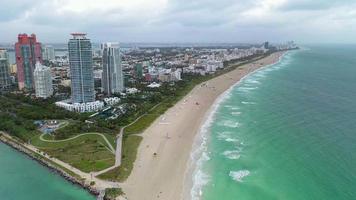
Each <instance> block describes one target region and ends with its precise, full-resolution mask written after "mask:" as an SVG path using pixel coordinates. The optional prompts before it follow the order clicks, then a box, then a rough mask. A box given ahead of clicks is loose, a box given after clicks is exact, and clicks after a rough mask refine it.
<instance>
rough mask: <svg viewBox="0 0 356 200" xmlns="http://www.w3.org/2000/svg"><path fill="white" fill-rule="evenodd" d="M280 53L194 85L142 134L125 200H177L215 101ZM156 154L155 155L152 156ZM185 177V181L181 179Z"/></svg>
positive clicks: (275, 60)
mask: <svg viewBox="0 0 356 200" xmlns="http://www.w3.org/2000/svg"><path fill="white" fill-rule="evenodd" d="M281 55H283V52H277V53H274V54H272V55H270V56H268V57H266V58H263V59H261V60H259V61H256V62H254V63H250V64H246V65H244V66H241V67H239V68H238V69H236V70H234V71H231V72H229V73H227V74H224V75H221V76H219V77H216V78H214V79H212V80H209V81H207V82H206V83H205V84H201V85H198V86H196V87H195V88H194V89H193V90H192V91H191V92H190V93H189V94H188V95H187V96H186V97H185V98H183V99H182V100H181V101H180V102H178V103H177V104H176V105H175V106H174V107H172V108H170V109H169V110H168V111H167V112H166V113H165V114H164V115H162V116H160V117H159V118H158V119H157V120H156V121H155V122H154V123H153V124H152V125H151V126H150V127H149V128H148V129H146V131H144V133H143V134H142V136H143V141H142V143H141V145H140V147H139V149H138V155H137V160H136V162H135V164H134V169H133V171H132V173H131V175H130V176H129V178H128V179H127V181H126V182H125V183H123V189H124V192H125V193H126V196H127V198H128V199H129V200H152V199H164V200H180V199H187V197H184V196H186V195H183V194H184V193H186V192H189V191H186V190H184V184H185V183H186V182H188V183H189V179H190V178H191V177H190V176H191V175H190V174H189V173H188V174H187V171H188V170H187V167H188V166H189V162H190V154H191V151H192V148H193V144H194V139H195V138H196V135H197V133H198V132H199V129H200V127H201V125H202V124H203V122H204V120H205V119H206V116H207V114H208V112H209V110H210V108H211V106H212V105H213V104H214V102H215V100H216V99H217V98H218V97H219V96H220V95H221V94H222V93H224V91H226V90H227V89H229V88H230V87H231V86H232V85H234V84H235V83H237V82H238V81H239V80H241V78H243V77H244V76H246V75H248V74H249V73H251V72H253V71H255V70H257V69H259V68H261V67H263V66H266V65H270V64H273V63H275V62H277V61H278V60H279V58H280V56H281ZM154 154H156V155H154ZM185 175H186V177H187V180H185Z"/></svg>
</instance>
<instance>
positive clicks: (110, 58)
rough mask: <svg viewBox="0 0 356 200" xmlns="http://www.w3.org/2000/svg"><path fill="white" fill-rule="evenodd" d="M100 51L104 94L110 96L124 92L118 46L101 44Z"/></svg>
mask: <svg viewBox="0 0 356 200" xmlns="http://www.w3.org/2000/svg"><path fill="white" fill-rule="evenodd" d="M101 49H102V54H103V77H102V87H103V89H104V93H105V94H107V95H108V96H110V95H111V94H114V93H119V92H122V91H123V90H124V77H123V74H122V67H121V58H120V49H119V47H118V45H116V44H111V43H104V44H102V45H101Z"/></svg>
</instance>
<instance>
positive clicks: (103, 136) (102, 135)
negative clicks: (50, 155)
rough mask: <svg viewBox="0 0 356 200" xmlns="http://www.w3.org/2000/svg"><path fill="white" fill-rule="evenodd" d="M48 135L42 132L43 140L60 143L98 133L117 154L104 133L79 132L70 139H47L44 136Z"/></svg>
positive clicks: (41, 138) (111, 150) (112, 151)
mask: <svg viewBox="0 0 356 200" xmlns="http://www.w3.org/2000/svg"><path fill="white" fill-rule="evenodd" d="M44 135H46V134H45V133H44V134H42V135H41V136H40V140H41V141H43V142H52V143H58V142H67V141H70V140H74V139H77V138H79V137H81V136H85V135H98V136H101V137H102V138H103V139H104V141H105V142H106V144H107V145H108V147H109V149H108V150H110V152H111V153H113V154H115V149H114V147H113V146H112V145H111V143H110V142H109V140H108V139H107V138H106V137H105V135H104V134H101V133H83V134H79V135H76V136H74V137H71V138H68V139H64V140H47V139H45V138H43V136H44Z"/></svg>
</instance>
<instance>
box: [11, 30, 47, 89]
mask: <svg viewBox="0 0 356 200" xmlns="http://www.w3.org/2000/svg"><path fill="white" fill-rule="evenodd" d="M15 50H16V65H17V79H18V85H19V89H20V90H23V89H26V90H33V89H34V81H33V71H34V69H35V65H36V62H41V63H42V48H41V43H39V42H37V39H36V35H35V34H31V36H28V35H27V34H19V35H18V42H17V43H16V44H15Z"/></svg>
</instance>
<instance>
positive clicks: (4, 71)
mask: <svg viewBox="0 0 356 200" xmlns="http://www.w3.org/2000/svg"><path fill="white" fill-rule="evenodd" d="M10 86H11V80H10V73H9V60H8V56H7V52H6V50H5V49H0V92H2V91H5V90H8V89H9V88H10Z"/></svg>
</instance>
